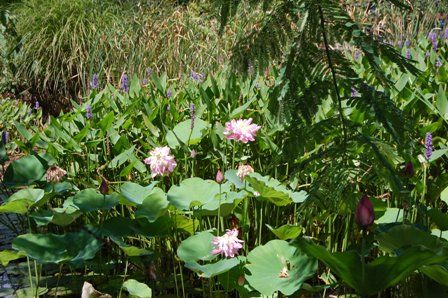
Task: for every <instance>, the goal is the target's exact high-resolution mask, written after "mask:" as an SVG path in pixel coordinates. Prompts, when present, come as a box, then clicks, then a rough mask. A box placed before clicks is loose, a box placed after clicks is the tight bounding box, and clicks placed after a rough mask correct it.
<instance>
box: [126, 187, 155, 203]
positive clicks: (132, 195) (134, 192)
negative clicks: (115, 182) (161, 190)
mask: <svg viewBox="0 0 448 298" xmlns="http://www.w3.org/2000/svg"><path fill="white" fill-rule="evenodd" d="M153 187H154V185H153V184H151V185H149V186H147V187H143V186H141V185H139V184H136V183H132V182H126V183H124V184H123V185H122V186H121V187H120V191H121V194H122V195H123V196H124V197H125V198H126V199H127V200H128V201H130V202H132V203H135V204H137V205H140V204H142V203H143V200H144V199H145V198H147V197H148V196H149V195H150V194H151V192H152V189H153Z"/></svg>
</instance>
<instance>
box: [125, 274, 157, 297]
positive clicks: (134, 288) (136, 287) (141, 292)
mask: <svg viewBox="0 0 448 298" xmlns="http://www.w3.org/2000/svg"><path fill="white" fill-rule="evenodd" d="M123 289H125V290H126V291H128V292H129V294H130V295H131V296H132V297H138V298H151V297H152V291H151V288H150V287H148V286H147V285H146V284H144V283H141V282H138V281H136V280H135V279H128V280H127V281H125V282H124V283H123Z"/></svg>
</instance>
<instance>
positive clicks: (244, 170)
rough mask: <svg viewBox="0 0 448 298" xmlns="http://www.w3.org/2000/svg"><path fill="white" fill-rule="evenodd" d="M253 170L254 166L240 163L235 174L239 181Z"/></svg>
mask: <svg viewBox="0 0 448 298" xmlns="http://www.w3.org/2000/svg"><path fill="white" fill-rule="evenodd" d="M253 172H254V168H252V167H251V166H250V165H240V166H239V167H238V171H237V172H236V175H237V176H238V177H240V179H241V181H242V180H244V177H246V176H247V175H249V174H250V173H253Z"/></svg>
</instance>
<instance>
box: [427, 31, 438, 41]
mask: <svg viewBox="0 0 448 298" xmlns="http://www.w3.org/2000/svg"><path fill="white" fill-rule="evenodd" d="M428 39H429V40H430V41H431V42H432V43H434V42H436V41H437V34H436V33H435V32H430V33H429V34H428Z"/></svg>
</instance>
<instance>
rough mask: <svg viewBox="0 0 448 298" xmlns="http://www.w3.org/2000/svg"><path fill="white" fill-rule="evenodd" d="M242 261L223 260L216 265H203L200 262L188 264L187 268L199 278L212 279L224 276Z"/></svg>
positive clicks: (233, 259)
mask: <svg viewBox="0 0 448 298" xmlns="http://www.w3.org/2000/svg"><path fill="white" fill-rule="evenodd" d="M239 263H240V261H239V260H238V259H237V258H231V259H222V260H219V261H218V262H216V263H210V264H205V265H201V264H199V263H198V262H186V263H185V267H187V268H188V269H190V270H192V271H194V272H196V273H197V274H198V275H199V277H204V278H210V277H213V276H216V275H220V274H223V273H225V272H227V271H229V270H230V269H232V268H233V267H235V266H237V265H238V264H239Z"/></svg>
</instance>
